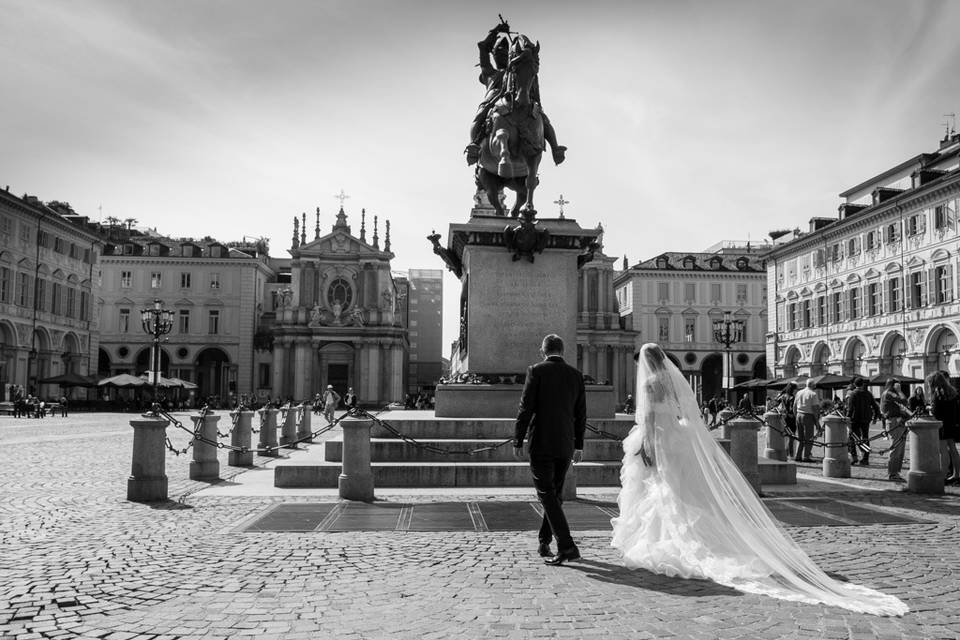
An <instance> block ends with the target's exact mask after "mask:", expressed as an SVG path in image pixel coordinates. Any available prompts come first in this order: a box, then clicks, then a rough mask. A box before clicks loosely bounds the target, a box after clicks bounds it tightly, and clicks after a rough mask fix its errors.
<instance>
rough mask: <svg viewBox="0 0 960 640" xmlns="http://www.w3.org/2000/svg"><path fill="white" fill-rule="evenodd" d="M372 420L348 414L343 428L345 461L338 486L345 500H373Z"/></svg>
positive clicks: (342, 423)
mask: <svg viewBox="0 0 960 640" xmlns="http://www.w3.org/2000/svg"><path fill="white" fill-rule="evenodd" d="M372 424H373V421H372V420H369V419H363V418H357V417H354V416H348V417H346V418H344V419H343V420H341V421H340V426H341V427H342V428H343V463H342V465H343V466H342V468H341V471H340V478H339V480H338V481H337V486H338V488H339V490H340V497H341V498H343V499H344V500H362V501H364V502H370V501H372V500H373V471H372V469H371V467H370V427H371V425H372Z"/></svg>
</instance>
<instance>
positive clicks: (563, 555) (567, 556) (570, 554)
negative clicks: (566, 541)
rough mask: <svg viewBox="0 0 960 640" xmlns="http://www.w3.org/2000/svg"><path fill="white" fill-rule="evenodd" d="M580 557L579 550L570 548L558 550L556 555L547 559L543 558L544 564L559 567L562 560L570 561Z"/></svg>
mask: <svg viewBox="0 0 960 640" xmlns="http://www.w3.org/2000/svg"><path fill="white" fill-rule="evenodd" d="M579 559H580V550H579V549H571V550H570V551H558V552H557V555H555V556H553V557H552V558H550V559H549V560H544V561H543V563H544V564H549V565H552V566H554V567H559V566H560V565H562V564H563V563H564V562H572V561H574V560H579Z"/></svg>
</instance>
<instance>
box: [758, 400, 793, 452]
mask: <svg viewBox="0 0 960 640" xmlns="http://www.w3.org/2000/svg"><path fill="white" fill-rule="evenodd" d="M763 421H764V423H766V425H767V429H766V432H767V434H766V435H767V448H766V449H764V451H763V457H764V458H768V459H770V460H780V461H784V462H785V461H786V460H787V457H788V456H787V442H788V441H789V440H788V438H787V436H786V424H785V423H784V420H783V414H781V413H780V412H778V411H767V412H766V413H765V414H763Z"/></svg>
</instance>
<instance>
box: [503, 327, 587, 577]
mask: <svg viewBox="0 0 960 640" xmlns="http://www.w3.org/2000/svg"><path fill="white" fill-rule="evenodd" d="M540 353H541V355H543V358H544V359H543V362H540V363H538V364H535V365H533V366H531V367H529V368H528V369H527V379H526V382H524V385H523V395H522V396H521V397H520V412H519V414H518V415H517V425H516V432H515V440H514V444H513V447H514V448H513V454H514V456H516V457H517V458H518V459H520V458H522V457H523V439H524V437H525V436H526V435H527V428H528V427H529V428H530V471H531V472H532V474H533V486H534V487H536V489H537V498H539V499H540V504H541V505H543V524H542V525H541V526H540V546H539V549H538V551H539V553H540V555H541V556H543V557H545V558H549V559H548V560H545V562H546V564H550V565H555V566H559V565H562V564H563V563H564V562H567V561H570V560H579V559H580V550H579V549H578V548H577V545H576V544H575V543H574V542H573V538H572V537H570V526H569V525H568V524H567V517H566V516H565V515H564V513H563V507H562V505H561V502H562V499H561V495H562V493H563V480H564V477H565V476H566V475H567V469H569V468H570V461H571V460H573V462H575V463H576V462H580V460H581V459H582V458H583V434H584V431H585V430H586V426H587V401H586V391H585V390H584V386H583V375H582V374H581V373H580V372H579V371H578V370H577V369H576V368H575V367H572V366H570V365H569V364H567V363H566V362H564V361H563V340H562V339H561V338H560V336H558V335H556V334H550V335H548V336H547V337H545V338H544V339H543V343H542V344H541V346H540ZM551 537H556V539H557V555H555V556H553V557H550V556H552V555H553V554H552V553H551V552H550V539H551Z"/></svg>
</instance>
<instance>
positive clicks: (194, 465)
mask: <svg viewBox="0 0 960 640" xmlns="http://www.w3.org/2000/svg"><path fill="white" fill-rule="evenodd" d="M190 419H191V420H193V428H194V432H195V433H196V432H199V434H200V437H201V438H203V440H199V439H197V440H194V442H193V462H191V463H190V479H191V480H218V479H219V478H220V461H219V460H217V445H216V442H217V423H218V422H220V416H218V415H216V414H215V413H213V412H208V413H204V414H201V415H199V416H190ZM210 443H214V444H210Z"/></svg>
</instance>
